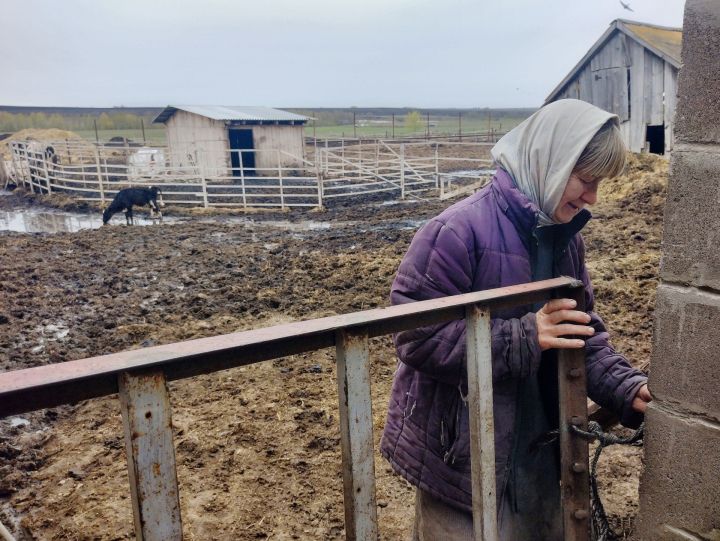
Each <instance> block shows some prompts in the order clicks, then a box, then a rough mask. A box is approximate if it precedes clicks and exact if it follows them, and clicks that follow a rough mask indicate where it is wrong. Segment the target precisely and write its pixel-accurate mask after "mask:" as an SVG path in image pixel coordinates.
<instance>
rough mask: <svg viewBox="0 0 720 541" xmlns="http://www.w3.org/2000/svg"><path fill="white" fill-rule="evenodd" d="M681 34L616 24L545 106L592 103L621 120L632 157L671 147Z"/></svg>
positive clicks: (628, 23) (641, 25) (634, 24)
mask: <svg viewBox="0 0 720 541" xmlns="http://www.w3.org/2000/svg"><path fill="white" fill-rule="evenodd" d="M681 45H682V29H680V28H668V27H664V26H655V25H651V24H645V23H639V22H633V21H626V20H623V19H617V20H615V21H613V22H612V23H611V24H610V28H608V29H607V31H606V32H605V33H604V34H603V35H602V36H601V37H600V39H599V40H597V42H595V44H594V45H593V46H592V47H591V48H590V50H589V51H588V52H587V54H585V56H584V57H583V58H582V59H581V60H580V62H578V63H577V65H576V66H575V67H574V68H573V69H572V71H570V73H569V74H568V75H567V76H566V77H565V78H564V79H563V80H562V81H561V82H560V84H559V85H557V87H555V89H554V90H553V91H552V92H551V93H550V95H549V96H548V97H547V99H546V100H545V103H550V102H552V101H555V100H559V99H563V98H576V99H580V100H584V101H587V102H590V103H592V104H594V105H597V106H598V107H601V108H603V109H605V110H606V111H610V112H611V113H615V114H616V115H618V116H619V117H620V120H621V130H622V133H623V136H624V138H625V142H626V143H627V145H628V147H629V148H630V150H632V151H633V152H643V151H645V152H647V151H649V152H654V153H656V154H664V153H665V152H668V151H670V150H672V147H673V119H674V115H675V103H676V96H677V75H678V70H679V69H680V49H681Z"/></svg>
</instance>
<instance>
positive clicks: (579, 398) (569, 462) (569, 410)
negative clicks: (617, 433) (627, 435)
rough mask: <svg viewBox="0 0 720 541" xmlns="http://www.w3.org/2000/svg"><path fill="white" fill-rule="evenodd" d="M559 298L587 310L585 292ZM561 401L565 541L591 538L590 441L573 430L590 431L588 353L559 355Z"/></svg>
mask: <svg viewBox="0 0 720 541" xmlns="http://www.w3.org/2000/svg"><path fill="white" fill-rule="evenodd" d="M558 297H559V298H565V299H574V300H575V301H576V302H577V308H576V309H577V310H581V311H584V310H585V288H583V287H575V288H564V289H561V290H559V291H558ZM558 386H559V395H560V396H559V398H560V484H561V503H562V517H563V530H564V532H565V534H564V539H565V541H588V539H589V538H590V478H589V472H588V441H587V440H586V439H585V438H581V437H579V436H578V435H577V434H573V433H572V432H571V430H570V427H571V426H577V427H578V428H582V429H583V430H587V424H588V421H587V415H588V414H587V383H586V374H585V350H584V349H561V350H559V351H558Z"/></svg>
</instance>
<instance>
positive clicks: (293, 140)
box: [165, 111, 304, 176]
mask: <svg viewBox="0 0 720 541" xmlns="http://www.w3.org/2000/svg"><path fill="white" fill-rule="evenodd" d="M165 126H166V127H165V130H166V135H167V145H168V149H169V151H170V154H171V156H172V157H173V158H172V159H173V162H174V163H173V165H175V166H182V167H188V166H192V165H197V167H198V168H200V169H202V170H203V171H205V172H206V173H207V174H212V175H217V174H220V175H222V174H224V173H222V171H224V170H228V173H227V174H228V176H231V173H230V172H229V169H230V167H231V164H230V154H229V150H230V134H229V128H228V126H226V124H225V121H224V120H212V119H210V118H207V117H204V116H201V115H196V114H194V113H188V112H187V111H177V112H176V113H175V114H174V115H173V116H171V117H170V118H169V119H168V121H167V123H166V125H165ZM236 128H240V129H249V130H252V132H253V147H254V148H255V149H256V150H257V151H258V152H256V153H255V167H257V168H258V169H260V171H258V174H267V175H273V174H276V173H277V166H278V157H279V160H280V164H281V165H282V166H283V167H296V166H300V165H301V164H302V158H303V148H304V139H303V136H304V130H303V126H301V125H296V126H288V125H247V126H236ZM188 155H190V156H192V160H189V159H188ZM262 169H268V170H267V171H262ZM270 169H272V171H270Z"/></svg>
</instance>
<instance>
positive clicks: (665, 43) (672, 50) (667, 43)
mask: <svg viewBox="0 0 720 541" xmlns="http://www.w3.org/2000/svg"><path fill="white" fill-rule="evenodd" d="M622 23H623V25H624V26H625V28H627V29H628V30H629V31H630V32H632V33H633V34H635V35H636V36H637V37H638V38H640V41H644V42H645V43H647V44H648V45H650V46H651V47H654V48H656V49H658V50H659V51H660V52H662V53H664V54H666V55H668V56H669V57H670V58H672V59H673V60H675V62H677V64H680V52H681V50H682V28H668V27H664V26H654V25H650V24H644V23H637V22H633V21H622Z"/></svg>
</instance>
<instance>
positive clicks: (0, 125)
mask: <svg viewBox="0 0 720 541" xmlns="http://www.w3.org/2000/svg"><path fill="white" fill-rule="evenodd" d="M141 120H142V121H143V122H144V123H145V127H146V128H147V127H150V124H151V123H152V121H153V116H152V115H138V114H134V113H125V112H118V113H112V112H111V113H101V114H100V115H99V116H96V115H61V114H58V113H53V114H46V113H41V112H35V113H8V112H5V111H0V132H16V131H19V130H24V129H26V128H35V129H48V128H57V129H61V130H69V131H78V130H93V129H95V122H96V123H97V128H98V130H122V129H140V125H141V124H140V121H141Z"/></svg>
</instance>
